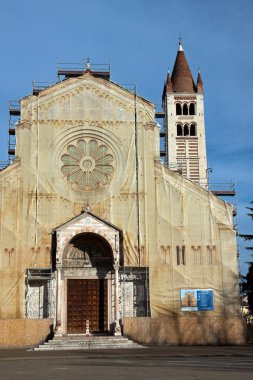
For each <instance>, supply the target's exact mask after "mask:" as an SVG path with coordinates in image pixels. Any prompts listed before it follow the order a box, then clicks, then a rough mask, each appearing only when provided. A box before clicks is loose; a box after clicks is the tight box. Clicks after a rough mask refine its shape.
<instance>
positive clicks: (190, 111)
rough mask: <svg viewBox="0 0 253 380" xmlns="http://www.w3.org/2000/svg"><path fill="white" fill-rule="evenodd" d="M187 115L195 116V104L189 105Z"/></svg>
mask: <svg viewBox="0 0 253 380" xmlns="http://www.w3.org/2000/svg"><path fill="white" fill-rule="evenodd" d="M189 115H195V104H194V103H190V107H189Z"/></svg>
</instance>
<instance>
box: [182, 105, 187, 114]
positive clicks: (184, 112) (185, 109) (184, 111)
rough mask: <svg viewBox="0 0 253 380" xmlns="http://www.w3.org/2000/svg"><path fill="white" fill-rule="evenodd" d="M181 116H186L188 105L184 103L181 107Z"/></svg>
mask: <svg viewBox="0 0 253 380" xmlns="http://www.w3.org/2000/svg"><path fill="white" fill-rule="evenodd" d="M183 115H188V105H187V104H186V103H184V105H183Z"/></svg>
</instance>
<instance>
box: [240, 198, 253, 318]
mask: <svg viewBox="0 0 253 380" xmlns="http://www.w3.org/2000/svg"><path fill="white" fill-rule="evenodd" d="M250 203H251V204H253V201H251V202H250ZM246 208H247V209H248V210H249V212H248V213H247V215H248V216H249V217H250V218H251V219H252V220H253V207H246ZM239 236H240V237H242V238H243V239H244V240H246V241H252V240H253V235H251V234H246V235H245V234H240V235H239ZM246 249H247V250H249V251H253V246H252V245H251V246H248V247H246ZM251 256H253V254H251ZM242 287H243V291H245V293H246V294H247V296H248V303H249V312H250V313H251V314H253V262H252V261H250V262H249V269H248V273H247V275H246V276H244V277H243V283H242Z"/></svg>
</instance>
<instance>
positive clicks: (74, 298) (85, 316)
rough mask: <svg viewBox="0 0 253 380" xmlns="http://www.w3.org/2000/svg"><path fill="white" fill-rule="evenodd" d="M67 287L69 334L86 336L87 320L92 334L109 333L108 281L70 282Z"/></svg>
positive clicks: (84, 280) (83, 280)
mask: <svg viewBox="0 0 253 380" xmlns="http://www.w3.org/2000/svg"><path fill="white" fill-rule="evenodd" d="M67 286H68V290H67V331H68V333H82V334H85V332H86V320H89V325H90V333H91V332H103V331H107V330H108V327H107V322H108V304H107V280H104V279H94V280H93V279H92V280H86V279H80V280H68V285H67Z"/></svg>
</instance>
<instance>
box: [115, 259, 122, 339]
mask: <svg viewBox="0 0 253 380" xmlns="http://www.w3.org/2000/svg"><path fill="white" fill-rule="evenodd" d="M113 267H114V273H115V289H114V298H115V299H114V304H115V318H114V319H115V331H114V335H121V328H120V324H119V318H120V315H119V259H118V257H116V258H115V259H114V265H113Z"/></svg>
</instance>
